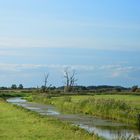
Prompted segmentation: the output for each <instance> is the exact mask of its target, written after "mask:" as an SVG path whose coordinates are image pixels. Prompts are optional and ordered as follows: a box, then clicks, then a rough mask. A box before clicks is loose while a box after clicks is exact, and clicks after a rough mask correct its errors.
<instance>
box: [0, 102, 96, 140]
mask: <svg viewBox="0 0 140 140" xmlns="http://www.w3.org/2000/svg"><path fill="white" fill-rule="evenodd" d="M0 140H97V138H95V136H92V135H90V134H88V133H86V132H85V131H84V130H81V129H79V128H77V127H74V126H70V125H69V124H67V123H62V122H60V121H58V120H56V119H54V118H50V117H41V116H40V115H38V114H36V113H32V112H30V111H28V110H25V109H22V108H21V107H16V106H14V105H11V104H8V103H6V102H4V101H2V100H0Z"/></svg>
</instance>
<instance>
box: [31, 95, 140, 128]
mask: <svg viewBox="0 0 140 140" xmlns="http://www.w3.org/2000/svg"><path fill="white" fill-rule="evenodd" d="M30 99H31V100H32V101H37V102H42V103H46V104H47V103H50V104H54V105H55V106H57V107H58V108H59V109H60V110H61V111H63V112H68V113H84V114H90V115H94V116H99V117H103V118H108V119H113V120H117V121H121V122H125V123H128V124H131V125H134V126H138V125H140V120H139V119H138V114H140V96H135V95H95V96H61V97H51V98H47V97H46V98H45V97H44V96H42V95H35V96H33V97H30Z"/></svg>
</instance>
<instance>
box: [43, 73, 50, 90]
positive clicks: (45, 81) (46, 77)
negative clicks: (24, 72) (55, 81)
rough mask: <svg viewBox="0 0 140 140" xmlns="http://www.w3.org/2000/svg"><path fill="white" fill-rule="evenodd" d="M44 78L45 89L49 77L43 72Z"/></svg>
mask: <svg viewBox="0 0 140 140" xmlns="http://www.w3.org/2000/svg"><path fill="white" fill-rule="evenodd" d="M44 77H45V80H44V87H45V89H46V88H47V83H48V78H49V74H44Z"/></svg>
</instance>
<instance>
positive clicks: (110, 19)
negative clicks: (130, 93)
mask: <svg viewBox="0 0 140 140" xmlns="http://www.w3.org/2000/svg"><path fill="white" fill-rule="evenodd" d="M139 7H140V1H139V0H20V1H19V0H4V1H2V0H1V1H0V86H11V84H20V83H21V84H23V85H24V86H25V87H36V86H41V85H43V84H44V74H45V73H49V79H48V84H52V85H54V86H61V85H64V77H63V74H64V69H65V68H67V67H68V68H69V69H70V70H71V71H72V70H75V71H76V78H77V79H78V81H77V83H76V84H78V85H85V86H88V85H118V86H119V85H121V86H126V87H131V86H133V85H139V86H140V55H139V54H140V8H139Z"/></svg>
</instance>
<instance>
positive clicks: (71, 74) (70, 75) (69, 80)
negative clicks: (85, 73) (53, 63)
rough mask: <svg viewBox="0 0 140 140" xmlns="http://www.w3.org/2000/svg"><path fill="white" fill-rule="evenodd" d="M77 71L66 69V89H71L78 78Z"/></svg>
mask: <svg viewBox="0 0 140 140" xmlns="http://www.w3.org/2000/svg"><path fill="white" fill-rule="evenodd" d="M75 75H76V71H75V70H70V69H69V68H66V69H65V70H64V78H65V91H71V90H72V88H73V86H74V85H75V82H76V81H77V79H76V78H75Z"/></svg>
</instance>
